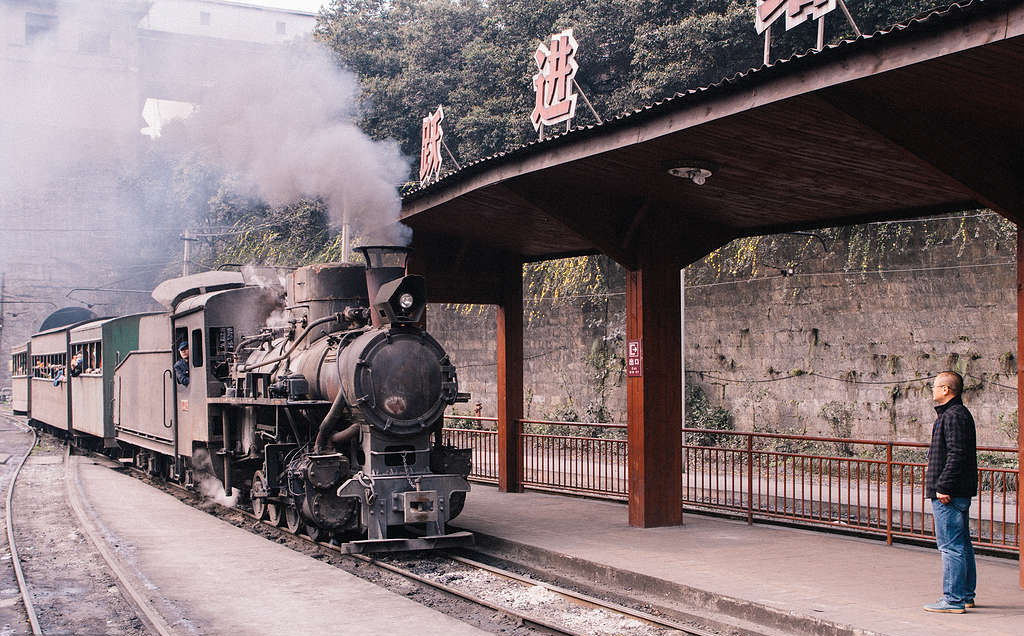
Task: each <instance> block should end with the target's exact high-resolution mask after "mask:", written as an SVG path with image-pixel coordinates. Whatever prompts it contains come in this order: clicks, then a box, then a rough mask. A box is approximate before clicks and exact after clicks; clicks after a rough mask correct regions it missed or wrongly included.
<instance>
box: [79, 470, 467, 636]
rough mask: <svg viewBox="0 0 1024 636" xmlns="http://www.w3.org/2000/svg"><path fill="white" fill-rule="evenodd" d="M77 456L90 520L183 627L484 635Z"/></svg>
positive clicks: (164, 612)
mask: <svg viewBox="0 0 1024 636" xmlns="http://www.w3.org/2000/svg"><path fill="white" fill-rule="evenodd" d="M72 459H73V460H76V461H77V462H78V470H79V480H80V483H81V486H82V491H83V494H84V498H85V500H86V502H87V503H88V505H89V506H90V507H91V510H90V511H88V514H89V515H90V516H91V518H92V521H93V522H94V523H95V525H96V526H97V527H98V528H99V531H100V534H101V535H103V536H104V537H105V538H106V540H107V541H108V542H109V543H110V545H112V546H114V548H115V552H116V554H117V556H118V557H119V558H120V560H121V561H122V566H125V569H127V570H129V571H130V574H131V575H132V576H135V577H138V579H139V581H140V582H141V584H142V586H143V587H144V589H148V590H152V599H153V605H154V606H155V608H156V610H157V611H158V612H159V614H160V615H161V617H162V618H163V619H164V620H165V621H166V622H167V623H168V624H169V625H170V626H171V627H172V628H173V629H175V631H178V632H179V633H182V634H189V633H191V634H233V635H243V634H253V635H263V634H371V633H395V634H431V635H435V634H436V635H437V636H442V635H446V636H447V635H454V636H471V635H473V636H475V635H477V634H484V633H486V632H483V631H481V630H479V629H476V628H474V627H472V626H469V625H467V624H465V623H462V622H460V621H458V620H455V619H454V618H451V617H449V616H446V615H444V614H442V613H440V612H437V611H435V610H432V609H430V608H428V607H425V606H423V605H420V604H419V603H416V602H414V601H411V600H409V599H407V598H405V597H403V596H400V595H397V594H394V593H392V592H389V591H387V590H385V589H383V588H381V587H378V586H376V585H374V584H372V583H370V582H367V581H364V580H362V579H359V578H357V577H355V576H352V575H351V574H348V573H346V572H343V571H342V570H339V569H338V568H335V567H333V566H331V565H328V564H325V563H321V562H320V561H317V560H316V559H312V558H310V557H308V556H305V555H302V554H299V553H297V552H294V551H292V550H290V549H288V548H286V547H284V546H281V545H278V544H276V543H274V542H272V541H268V540H266V539H264V538H262V537H259V536H256V535H253V534H251V533H249V532H247V531H246V530H243V529H240V528H236V527H234V526H232V525H230V524H228V523H225V522H224V521H221V520H219V519H217V518H215V517H213V516H211V515H208V514H206V513H204V512H201V511H199V510H196V509H194V508H191V507H189V506H187V505H185V504H183V503H181V502H179V501H178V500H177V499H175V498H174V497H171V496H170V495H168V494H166V493H163V492H160V491H159V490H157V489H155V488H152V487H150V486H148V485H146V484H144V483H142V482H140V481H138V480H136V479H134V478H132V477H130V476H128V475H124V474H122V473H119V472H117V471H113V470H110V468H107V467H105V466H100V465H96V464H94V463H92V462H90V461H89V460H87V459H84V458H81V457H72ZM113 493H116V495H114V496H111V494H113Z"/></svg>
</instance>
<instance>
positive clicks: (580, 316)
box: [428, 292, 626, 422]
mask: <svg viewBox="0 0 1024 636" xmlns="http://www.w3.org/2000/svg"><path fill="white" fill-rule="evenodd" d="M526 304H527V307H526V312H527V316H528V320H527V322H526V325H525V327H524V331H525V337H524V341H525V345H524V352H523V355H524V358H525V361H524V383H525V386H524V392H525V399H526V411H525V412H526V416H527V418H533V419H550V418H564V417H567V416H568V417H570V418H571V417H572V416H571V413H573V412H575V413H576V415H577V418H578V420H579V421H595V420H596V419H597V417H596V414H597V411H598V409H599V408H601V406H602V405H603V406H604V409H605V410H606V412H607V415H606V416H605V419H606V420H608V421H615V422H624V421H625V419H624V418H625V412H626V392H625V382H624V380H625V378H624V375H623V373H622V363H621V356H622V350H623V347H624V345H623V344H622V340H621V334H622V330H623V329H624V323H622V320H621V317H622V315H623V311H624V307H625V297H624V295H623V294H622V293H621V292H616V293H613V294H612V295H610V296H609V297H608V298H607V301H606V300H605V299H599V301H598V302H593V303H590V304H589V305H587V306H586V307H584V306H581V305H580V303H579V302H578V301H571V300H570V301H552V300H549V299H546V300H542V301H540V302H539V303H538V302H537V301H532V302H531V301H529V300H528V301H527V303H526ZM531 317H532V318H531ZM428 328H429V330H430V333H431V334H432V335H433V336H434V337H435V338H437V339H438V340H439V341H440V342H441V344H442V345H444V346H445V348H446V349H447V350H448V352H449V353H450V354H451V355H452V359H453V360H454V361H455V365H456V367H457V369H458V374H459V390H460V391H468V392H470V393H471V394H472V398H471V399H470V403H469V404H468V405H463V404H460V405H457V409H458V411H459V412H460V413H468V412H470V411H472V407H473V405H474V403H475V402H478V401H479V402H480V403H481V407H482V412H483V415H486V416H494V415H495V414H496V413H497V408H496V399H497V367H496V355H497V352H496V341H495V333H496V332H495V309H494V307H473V308H470V309H460V308H450V307H445V306H443V305H431V306H430V308H429V317H428ZM605 344H607V348H605V349H603V351H605V352H607V353H610V354H612V355H614V356H617V358H618V361H617V362H616V361H615V360H610V361H603V360H602V359H601V355H600V354H601V353H602V347H603V345H605ZM602 369H604V370H605V371H606V377H605V379H604V380H603V386H605V387H607V390H606V392H605V395H604V397H603V398H602V395H601V391H600V387H601V386H602V381H601V380H599V379H598V376H599V375H600V372H601V370H602Z"/></svg>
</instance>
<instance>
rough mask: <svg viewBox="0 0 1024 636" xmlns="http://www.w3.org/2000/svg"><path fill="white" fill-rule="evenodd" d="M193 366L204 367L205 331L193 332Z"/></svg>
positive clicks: (197, 330) (195, 330)
mask: <svg viewBox="0 0 1024 636" xmlns="http://www.w3.org/2000/svg"><path fill="white" fill-rule="evenodd" d="M191 349H192V366H194V367H201V366H203V330H202V329H193V330H192V347H191Z"/></svg>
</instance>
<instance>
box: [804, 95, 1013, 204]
mask: <svg viewBox="0 0 1024 636" xmlns="http://www.w3.org/2000/svg"><path fill="white" fill-rule="evenodd" d="M870 86H871V85H870V84H865V85H864V86H863V87H858V86H857V85H848V86H842V87H837V88H833V89H830V90H828V91H823V92H822V93H821V96H822V98H823V100H824V101H825V102H827V103H828V104H829V105H831V106H832V107H833V108H835V109H836V110H838V111H841V112H842V113H845V114H846V115H848V116H850V117H853V118H854V119H856V120H857V121H858V122H860V123H861V124H862V125H863V126H865V127H866V128H867V129H868V130H869V131H870V132H871V133H875V134H878V135H880V136H882V137H884V138H885V139H886V140H888V141H889V142H890V143H893V144H895V145H897V146H899V147H901V148H903V149H904V150H906V151H907V152H908V153H909V154H910V155H913V156H914V157H916V158H917V159H919V160H921V161H923V162H925V163H927V164H929V165H930V166H932V167H933V168H935V169H936V170H937V171H939V172H940V173H942V174H944V175H946V176H947V177H949V178H950V179H951V180H953V181H955V182H956V183H957V184H959V186H960V187H963V188H965V189H966V190H968V191H969V192H971V193H972V194H973V195H974V196H975V197H976V198H977V200H978V201H979V202H980V203H981V204H983V205H985V206H987V207H990V208H992V209H994V210H997V211H999V212H1000V213H1001V214H1003V215H1004V216H1006V217H1007V218H1010V219H1011V220H1014V221H1018V220H1021V219H1017V218H1015V216H1014V215H1015V214H1016V213H1017V212H1018V211H1020V210H1024V188H1022V187H1021V183H1020V179H1019V177H1018V175H1019V174H1020V170H1021V169H1022V167H1024V165H1022V164H1024V161H1022V156H1021V152H1020V145H1019V144H1018V143H1014V142H1012V141H1010V140H1008V139H1007V138H1006V135H1007V134H1010V131H1005V130H984V129H983V128H982V127H981V126H979V125H972V122H971V114H970V113H961V112H959V111H956V110H952V111H950V112H948V113H945V112H942V110H941V109H937V108H935V109H931V110H929V111H928V112H927V114H925V110H926V109H925V106H924V105H923V104H920V103H917V101H912V102H909V103H900V102H897V101H895V100H893V99H887V97H888V96H887V95H885V94H879V93H877V92H874V91H870V90H867V89H869V88H870Z"/></svg>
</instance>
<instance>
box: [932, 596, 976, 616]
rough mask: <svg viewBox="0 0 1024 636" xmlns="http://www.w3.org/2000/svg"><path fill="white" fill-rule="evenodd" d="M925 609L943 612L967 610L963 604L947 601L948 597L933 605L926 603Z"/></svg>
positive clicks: (957, 612)
mask: <svg viewBox="0 0 1024 636" xmlns="http://www.w3.org/2000/svg"><path fill="white" fill-rule="evenodd" d="M924 611H926V612H941V613H943V614H963V613H965V612H966V611H967V610H966V609H964V606H963V605H956V604H953V603H948V602H946V599H942V600H941V601H939V602H937V603H932V604H931V605H925V606H924Z"/></svg>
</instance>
